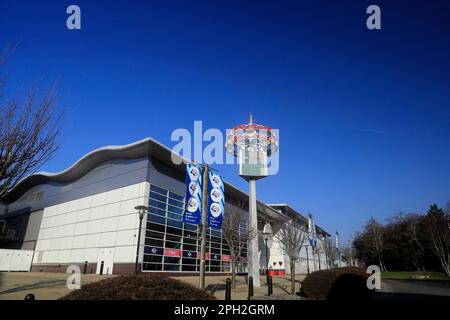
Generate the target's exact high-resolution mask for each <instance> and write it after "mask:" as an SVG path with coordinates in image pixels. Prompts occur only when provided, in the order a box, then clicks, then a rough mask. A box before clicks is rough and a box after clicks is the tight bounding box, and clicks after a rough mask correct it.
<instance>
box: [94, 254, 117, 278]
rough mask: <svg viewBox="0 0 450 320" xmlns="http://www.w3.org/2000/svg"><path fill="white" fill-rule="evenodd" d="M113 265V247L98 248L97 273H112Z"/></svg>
mask: <svg viewBox="0 0 450 320" xmlns="http://www.w3.org/2000/svg"><path fill="white" fill-rule="evenodd" d="M113 265H114V248H100V249H99V251H98V261H97V271H96V273H97V274H112V273H113Z"/></svg>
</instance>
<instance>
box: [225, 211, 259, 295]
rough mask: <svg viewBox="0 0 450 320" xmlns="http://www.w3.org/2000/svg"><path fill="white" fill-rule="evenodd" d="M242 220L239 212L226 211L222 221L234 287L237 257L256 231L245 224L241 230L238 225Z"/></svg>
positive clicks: (234, 286) (233, 285)
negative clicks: (228, 248) (228, 249)
mask: <svg viewBox="0 0 450 320" xmlns="http://www.w3.org/2000/svg"><path fill="white" fill-rule="evenodd" d="M242 221H243V215H242V214H241V213H239V212H233V211H232V212H228V213H227V214H225V215H224V217H223V221H222V235H223V237H224V238H225V240H226V242H227V243H228V246H229V247H230V255H231V285H232V287H233V289H235V288H236V266H237V264H238V262H239V260H238V258H239V255H240V252H241V250H242V248H243V247H244V245H246V244H247V243H248V242H249V241H250V240H251V239H253V238H254V237H256V235H257V231H256V230H253V229H252V228H250V227H249V226H248V224H247V226H246V228H245V229H244V230H242V228H240V225H241V224H242Z"/></svg>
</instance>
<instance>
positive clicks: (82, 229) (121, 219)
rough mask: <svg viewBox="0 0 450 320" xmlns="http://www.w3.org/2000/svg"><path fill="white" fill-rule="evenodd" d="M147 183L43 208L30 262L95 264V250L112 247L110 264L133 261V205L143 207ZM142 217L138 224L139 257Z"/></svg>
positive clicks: (135, 226)
mask: <svg viewBox="0 0 450 320" xmlns="http://www.w3.org/2000/svg"><path fill="white" fill-rule="evenodd" d="M148 194H149V183H148V182H142V183H137V184H133V185H129V186H126V187H123V188H118V189H114V190H111V191H107V192H103V193H99V194H95V195H92V196H88V197H84V198H80V199H76V200H73V201H70V202H65V203H61V204H58V205H54V206H51V207H47V208H45V209H44V214H43V217H42V223H41V228H40V232H39V236H38V240H37V243H36V249H35V251H36V254H35V256H34V259H33V263H36V264H41V263H42V264H45V263H50V264H55V263H61V264H63V263H84V261H88V262H89V263H96V262H97V259H98V253H99V248H111V247H114V248H115V250H114V262H115V263H124V262H128V263H129V262H133V261H134V260H135V254H136V244H137V238H138V237H137V231H138V226H139V217H138V213H137V212H136V210H135V209H134V207H135V206H137V205H147V204H148ZM145 225H146V217H145V218H144V220H143V223H142V227H143V228H142V230H141V232H142V234H141V257H140V259H141V260H142V252H143V243H144V240H143V239H145V233H144V232H145Z"/></svg>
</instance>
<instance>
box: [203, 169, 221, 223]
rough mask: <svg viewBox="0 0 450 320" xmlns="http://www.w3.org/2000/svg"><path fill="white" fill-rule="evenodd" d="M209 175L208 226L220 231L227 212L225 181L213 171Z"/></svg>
mask: <svg viewBox="0 0 450 320" xmlns="http://www.w3.org/2000/svg"><path fill="white" fill-rule="evenodd" d="M208 175H209V179H208V190H209V192H208V195H209V197H208V217H207V221H208V226H209V227H211V228H213V229H220V228H221V227H222V219H223V214H224V210H225V193H224V185H223V179H222V177H221V176H219V175H218V174H217V173H215V172H213V171H209V174H208Z"/></svg>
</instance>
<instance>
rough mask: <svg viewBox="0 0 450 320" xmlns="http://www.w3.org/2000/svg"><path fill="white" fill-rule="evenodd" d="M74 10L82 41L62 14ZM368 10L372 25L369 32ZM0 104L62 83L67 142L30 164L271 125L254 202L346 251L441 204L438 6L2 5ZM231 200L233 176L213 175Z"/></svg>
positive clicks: (444, 134) (62, 164) (443, 70)
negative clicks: (377, 230) (277, 206)
mask: <svg viewBox="0 0 450 320" xmlns="http://www.w3.org/2000/svg"><path fill="white" fill-rule="evenodd" d="M70 4H77V5H79V6H80V7H81V12H82V21H81V26H82V29H81V30H77V31H69V30H68V29H67V28H66V18H67V16H68V15H67V14H66V8H67V6H68V5H70ZM370 4H378V5H379V6H380V7H381V15H382V22H381V23H382V29H381V30H377V31H370V30H368V29H367V28H366V26H365V23H366V18H367V16H368V15H367V14H366V13H365V12H366V8H367V6H368V5H370ZM0 30H1V31H0V32H1V33H0V34H1V38H0V39H1V43H0V45H1V46H2V47H4V46H6V45H7V44H14V43H17V42H19V46H18V47H17V48H16V50H15V51H14V54H13V55H12V56H11V58H10V59H9V61H8V63H7V64H6V65H5V66H3V67H2V71H4V72H6V73H8V75H9V81H8V83H7V86H6V88H5V91H4V95H5V98H8V97H11V96H13V95H16V94H17V93H20V92H21V90H22V92H23V91H24V89H26V88H27V87H29V86H30V85H32V84H33V83H34V82H36V81H38V80H40V84H41V87H42V88H43V87H45V85H47V84H48V83H50V82H51V81H53V80H54V79H56V78H60V79H61V85H60V103H61V105H62V106H63V107H64V108H65V109H66V120H65V128H64V132H63V137H64V142H63V145H62V147H61V149H60V150H59V151H58V153H57V154H56V155H55V157H54V159H52V160H51V161H50V162H49V163H48V164H46V165H45V166H44V167H43V168H42V169H44V170H48V171H53V172H54V171H59V170H63V169H65V168H66V167H68V166H69V165H71V164H72V163H73V162H74V161H76V160H77V159H78V158H79V157H81V156H83V155H84V154H86V153H87V152H89V151H91V150H93V149H95V148H98V147H101V146H105V145H111V144H117V145H118V144H126V143H130V142H133V141H136V140H139V139H142V138H144V137H148V136H151V137H153V138H155V139H157V140H159V141H161V142H162V143H164V144H166V145H168V146H173V145H174V143H173V142H171V141H170V135H171V133H172V131H173V130H174V129H176V128H187V129H189V130H193V122H194V120H202V121H203V127H204V128H219V129H221V130H225V129H226V128H231V127H232V126H234V125H236V124H239V123H242V122H244V121H246V120H247V119H248V114H249V113H250V112H252V113H253V114H254V121H255V122H258V123H264V124H269V125H271V126H272V127H273V128H278V129H279V130H280V172H279V174H278V175H276V176H271V177H268V178H266V179H264V180H261V181H260V182H258V187H257V192H258V197H259V198H260V199H261V200H263V201H265V202H269V203H270V202H287V203H289V204H290V205H291V206H293V207H294V208H296V209H298V210H301V211H302V212H311V213H312V214H313V215H314V216H315V218H316V223H317V224H319V225H321V226H323V227H324V228H325V229H326V230H328V231H329V232H330V233H334V231H335V230H339V231H340V233H341V234H342V235H343V241H346V240H347V239H349V238H350V237H352V236H353V234H354V232H355V231H356V230H358V229H359V228H360V227H361V226H362V224H363V223H364V221H366V220H367V219H368V218H369V217H370V216H374V217H376V218H378V219H380V220H383V219H385V218H387V217H389V216H390V215H392V214H393V213H395V212H399V211H403V212H411V211H420V212H423V211H425V210H426V209H427V207H428V206H429V205H430V204H431V203H434V202H436V203H438V204H439V205H441V206H443V205H445V203H446V202H447V201H449V200H450V165H449V164H450V148H449V141H450V139H449V138H450V125H449V122H450V120H449V119H450V105H449V103H450V90H449V83H450V81H449V80H450V59H449V56H450V44H449V42H450V41H449V39H450V37H449V33H450V3H449V2H448V1H436V0H433V1H414V2H411V1H377V2H371V1H370V2H369V1H350V0H346V1H305V2H300V1H295V2H294V1H293V2H288V1H276V2H275V1H274V2H271V1H250V0H249V1H145V2H144V1H70V2H69V1H6V0H5V1H2V2H1V3H0ZM219 169H220V170H221V172H222V173H223V175H224V176H225V178H226V179H227V180H228V181H230V182H231V183H233V184H235V185H236V186H238V187H240V188H241V189H244V190H246V189H247V185H246V183H245V182H244V181H243V180H242V179H241V178H239V177H238V176H237V168H236V167H230V166H219Z"/></svg>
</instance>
